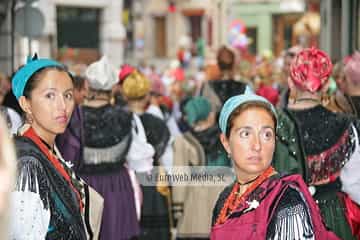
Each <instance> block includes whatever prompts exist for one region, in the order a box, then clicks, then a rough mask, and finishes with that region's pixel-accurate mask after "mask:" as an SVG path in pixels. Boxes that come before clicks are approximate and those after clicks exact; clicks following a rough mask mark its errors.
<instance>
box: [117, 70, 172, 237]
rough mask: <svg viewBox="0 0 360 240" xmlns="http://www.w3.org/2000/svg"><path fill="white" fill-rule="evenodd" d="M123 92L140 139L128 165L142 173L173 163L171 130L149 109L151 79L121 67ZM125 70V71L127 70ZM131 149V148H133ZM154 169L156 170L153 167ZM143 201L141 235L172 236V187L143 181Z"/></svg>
mask: <svg viewBox="0 0 360 240" xmlns="http://www.w3.org/2000/svg"><path fill="white" fill-rule="evenodd" d="M122 72H123V73H122V74H120V75H121V76H122V79H121V82H122V93H123V95H124V98H125V100H126V101H127V106H128V108H129V110H130V112H131V113H132V129H133V135H132V136H133V140H132V141H133V142H134V147H135V146H136V145H135V144H136V143H137V142H138V143H139V144H138V145H140V146H139V147H140V148H139V149H138V151H134V152H133V153H132V154H128V158H130V160H129V167H131V168H133V169H134V170H135V171H136V172H137V173H139V174H141V175H146V176H148V175H150V174H152V176H154V174H155V173H156V172H155V171H156V169H154V168H153V167H158V168H157V169H159V168H161V167H164V168H165V169H170V168H171V167H172V164H173V163H172V162H173V160H172V159H173V158H172V148H171V145H170V144H169V143H170V140H171V138H170V131H169V129H168V128H167V126H166V123H165V122H164V121H163V120H161V119H159V118H158V117H155V116H154V115H152V114H149V113H146V108H147V106H148V104H149V100H150V90H151V83H150V80H149V79H148V78H147V77H145V76H144V75H143V74H142V73H140V72H139V71H138V70H137V69H135V68H132V67H131V68H130V67H129V66H126V67H125V68H123V69H122ZM125 73H126V74H125ZM130 150H132V149H131V148H130ZM141 156H148V160H149V161H147V162H146V163H145V162H144V163H143V164H141V165H139V164H136V165H137V166H134V164H133V163H134V161H132V160H131V158H136V159H137V158H139V157H141ZM153 170H154V171H153ZM141 189H142V192H143V205H142V210H141V220H140V226H141V234H140V236H139V239H146V240H148V239H157V240H158V239H160V240H161V239H170V228H171V225H172V223H171V216H170V213H171V212H170V211H169V210H170V205H169V203H170V190H169V188H168V187H167V186H163V187H161V186H158V185H156V186H153V185H151V186H146V185H141Z"/></svg>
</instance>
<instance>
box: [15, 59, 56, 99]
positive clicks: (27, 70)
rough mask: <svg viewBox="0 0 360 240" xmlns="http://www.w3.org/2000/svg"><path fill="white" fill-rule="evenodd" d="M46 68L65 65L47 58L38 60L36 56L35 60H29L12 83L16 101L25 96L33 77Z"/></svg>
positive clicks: (16, 74)
mask: <svg viewBox="0 0 360 240" xmlns="http://www.w3.org/2000/svg"><path fill="white" fill-rule="evenodd" d="M45 67H63V65H62V64H60V63H58V62H56V61H54V60H50V59H46V58H42V59H38V57H37V55H36V54H35V56H34V57H33V58H28V59H27V62H26V64H25V65H24V66H23V67H22V68H20V69H19V70H18V71H17V72H16V73H15V75H14V77H13V78H12V81H11V85H12V91H13V93H14V95H15V97H16V99H18V100H19V98H20V97H21V96H22V95H23V93H24V89H25V85H26V83H27V81H29V79H30V78H31V76H32V75H34V73H36V72H37V71H39V70H40V69H42V68H45Z"/></svg>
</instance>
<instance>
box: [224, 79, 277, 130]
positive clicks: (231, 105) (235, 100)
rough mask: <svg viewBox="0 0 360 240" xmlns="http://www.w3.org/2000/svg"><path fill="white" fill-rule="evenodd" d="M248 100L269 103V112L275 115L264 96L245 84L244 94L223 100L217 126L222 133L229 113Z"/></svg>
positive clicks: (273, 108)
mask: <svg viewBox="0 0 360 240" xmlns="http://www.w3.org/2000/svg"><path fill="white" fill-rule="evenodd" d="M249 102H262V103H265V104H267V105H269V109H270V110H271V112H273V113H274V115H275V117H277V114H276V110H275V107H274V106H273V105H272V104H271V103H270V102H269V101H268V100H266V99H265V98H263V97H261V96H258V95H256V94H255V93H254V92H253V91H252V90H251V89H250V88H249V87H248V86H247V87H246V90H245V92H244V94H241V95H237V96H234V97H231V98H229V99H228V100H227V101H226V102H225V104H224V106H223V107H222V109H221V112H220V117H219V126H220V129H221V132H222V133H224V134H226V128H227V124H228V121H229V117H230V115H231V113H232V112H233V111H234V110H235V109H236V108H237V107H239V106H240V105H242V104H244V103H249Z"/></svg>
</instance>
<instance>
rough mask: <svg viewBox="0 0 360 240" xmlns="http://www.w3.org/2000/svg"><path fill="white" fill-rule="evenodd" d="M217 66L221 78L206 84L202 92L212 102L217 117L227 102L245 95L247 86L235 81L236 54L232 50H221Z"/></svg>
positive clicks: (226, 48) (222, 48)
mask: <svg viewBox="0 0 360 240" xmlns="http://www.w3.org/2000/svg"><path fill="white" fill-rule="evenodd" d="M217 65H218V66H219V69H220V78H219V79H216V80H211V81H208V82H206V83H205V85H204V86H203V88H202V90H201V95H202V96H203V97H205V98H207V99H208V100H209V101H210V103H211V107H212V111H213V112H214V113H215V116H217V115H218V113H219V112H220V109H221V106H222V105H223V104H224V103H225V101H226V100H228V99H229V98H230V97H232V96H235V95H238V94H242V93H244V91H245V87H246V85H247V84H246V83H244V82H242V81H236V80H235V76H234V65H235V53H234V52H233V51H232V50H231V49H230V48H228V47H226V46H223V47H221V48H220V49H219V51H218V54H217Z"/></svg>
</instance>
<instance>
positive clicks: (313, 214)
mask: <svg viewBox="0 0 360 240" xmlns="http://www.w3.org/2000/svg"><path fill="white" fill-rule="evenodd" d="M276 116H277V114H276V111H275V109H274V107H273V106H272V105H271V104H270V103H269V102H268V101H267V100H266V99H264V98H263V97H260V96H257V95H255V94H253V93H251V92H250V91H249V90H247V91H246V92H245V94H243V95H238V96H235V97H232V98H230V99H229V100H228V101H227V102H226V103H225V104H224V106H223V108H222V110H221V113H220V119H219V125H220V128H221V131H222V133H221V135H220V137H221V142H222V144H223V145H224V148H225V149H226V151H227V153H228V154H229V157H230V158H231V159H232V161H233V163H234V170H235V174H236V181H235V182H234V183H233V184H231V185H230V186H228V187H227V188H225V190H224V191H223V192H222V193H221V194H220V196H219V198H218V201H217V203H216V206H215V208H214V213H213V227H212V231H211V239H213V240H217V239H317V240H318V239H338V238H337V237H336V236H335V235H334V234H333V233H332V232H329V231H327V230H326V228H325V226H324V224H323V222H322V220H321V217H320V213H319V210H318V208H317V205H316V203H315V202H314V200H313V199H312V198H311V195H310V193H309V191H308V189H307V187H306V185H305V183H304V181H303V180H302V178H301V176H299V175H287V176H286V175H280V174H278V173H277V172H276V170H275V169H274V168H273V167H272V166H271V162H272V160H273V153H274V150H275V133H276V132H275V131H276V124H277V118H276Z"/></svg>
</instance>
